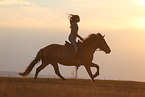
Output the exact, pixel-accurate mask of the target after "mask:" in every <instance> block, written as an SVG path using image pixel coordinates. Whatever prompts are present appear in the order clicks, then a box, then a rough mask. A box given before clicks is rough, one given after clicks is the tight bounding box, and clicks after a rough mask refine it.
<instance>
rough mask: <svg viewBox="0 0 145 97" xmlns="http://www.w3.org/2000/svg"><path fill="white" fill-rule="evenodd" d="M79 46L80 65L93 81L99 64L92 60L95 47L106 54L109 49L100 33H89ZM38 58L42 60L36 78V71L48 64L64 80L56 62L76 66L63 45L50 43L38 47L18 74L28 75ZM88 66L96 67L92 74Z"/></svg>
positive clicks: (97, 73)
mask: <svg viewBox="0 0 145 97" xmlns="http://www.w3.org/2000/svg"><path fill="white" fill-rule="evenodd" d="M81 47H82V48H81V51H80V53H81V54H80V56H79V61H80V65H84V67H85V68H86V70H87V72H88V74H89V76H90V77H91V79H92V81H95V80H94V78H95V77H97V76H98V75H99V66H98V65H97V64H95V63H93V62H92V60H93V54H94V52H95V51H96V49H100V50H102V51H104V52H105V53H106V54H109V53H110V52H111V50H110V48H109V46H108V45H107V43H106V41H105V39H104V36H102V35H101V34H100V33H97V34H91V35H89V37H88V38H86V39H85V40H84V41H83V42H82V43H81ZM40 60H41V61H42V64H41V65H40V66H39V67H38V68H37V69H36V73H35V79H36V78H37V75H38V73H39V72H40V71H41V70H42V69H44V68H45V67H46V66H47V65H49V64H51V65H52V66H53V67H54V70H55V73H56V74H57V75H58V76H59V77H60V78H61V79H63V80H65V78H64V77H63V76H62V75H61V74H60V72H59V67H58V63H59V64H62V65H65V66H77V65H76V60H75V59H73V58H68V57H67V55H66V52H65V46H64V45H59V44H51V45H48V46H46V47H44V48H42V49H40V50H39V52H38V53H37V55H36V58H35V59H34V60H33V61H32V62H31V63H30V65H29V66H28V67H27V69H26V70H25V72H23V73H19V75H21V76H26V75H28V74H29V73H30V72H31V70H32V69H33V67H34V66H35V64H36V63H37V62H38V61H40ZM90 67H96V68H97V71H96V73H95V74H94V75H93V74H92V72H91V68H90Z"/></svg>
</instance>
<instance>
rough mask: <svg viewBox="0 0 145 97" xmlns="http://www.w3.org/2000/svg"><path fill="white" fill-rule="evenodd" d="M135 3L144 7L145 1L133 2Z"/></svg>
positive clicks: (137, 0) (136, 0)
mask: <svg viewBox="0 0 145 97" xmlns="http://www.w3.org/2000/svg"><path fill="white" fill-rule="evenodd" d="M134 1H135V3H137V4H140V5H143V6H145V0H134Z"/></svg>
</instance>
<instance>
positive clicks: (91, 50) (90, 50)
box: [85, 45, 98, 54]
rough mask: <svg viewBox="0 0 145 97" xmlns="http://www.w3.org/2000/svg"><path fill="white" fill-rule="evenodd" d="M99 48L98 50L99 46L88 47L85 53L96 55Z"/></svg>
mask: <svg viewBox="0 0 145 97" xmlns="http://www.w3.org/2000/svg"><path fill="white" fill-rule="evenodd" d="M97 48H98V46H97V45H88V46H86V47H85V51H87V52H88V53H90V54H94V52H95V51H96V49H97Z"/></svg>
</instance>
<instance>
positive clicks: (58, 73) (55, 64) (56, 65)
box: [51, 62, 66, 80]
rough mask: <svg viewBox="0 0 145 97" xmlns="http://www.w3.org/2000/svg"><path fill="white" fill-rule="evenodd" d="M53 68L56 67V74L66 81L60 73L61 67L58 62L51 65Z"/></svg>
mask: <svg viewBox="0 0 145 97" xmlns="http://www.w3.org/2000/svg"><path fill="white" fill-rule="evenodd" d="M51 64H52V66H53V67H54V70H55V73H56V74H57V75H58V76H59V77H60V78H61V79H63V80H66V79H65V78H64V77H63V76H62V75H61V74H60V72H59V67H58V64H57V63H56V62H53V63H51Z"/></svg>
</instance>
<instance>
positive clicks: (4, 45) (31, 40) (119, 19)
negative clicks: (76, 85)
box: [0, 0, 145, 81]
mask: <svg viewBox="0 0 145 97" xmlns="http://www.w3.org/2000/svg"><path fill="white" fill-rule="evenodd" d="M68 13H72V14H78V15H79V16H80V19H81V21H80V22H79V23H78V25H79V34H80V35H81V36H82V37H87V36H88V35H89V34H90V33H98V32H100V33H102V34H103V35H104V34H105V39H106V41H107V43H108V45H109V46H110V48H111V50H112V52H111V53H110V54H109V55H106V54H105V53H104V52H99V51H97V52H96V53H95V54H94V60H93V62H95V63H97V64H98V65H99V66H100V76H99V77H98V78H97V79H111V80H135V81H145V57H144V56H145V0H0V71H15V72H22V71H24V70H25V68H26V67H27V66H28V65H29V63H30V62H31V61H32V60H33V59H34V57H35V55H36V54H37V52H38V51H39V49H41V48H43V47H45V46H47V45H49V44H52V43H58V44H64V41H65V40H68V35H69V33H70V28H69V26H70V25H69V20H68ZM38 66H39V65H36V66H35V68H34V69H33V71H32V73H34V72H35V69H36V67H38ZM92 71H93V72H94V71H95V69H93V70H92ZM60 72H61V73H62V75H63V76H64V77H66V76H69V77H71V76H72V75H73V74H72V73H73V72H74V67H65V66H60ZM40 74H48V75H55V73H54V70H53V68H52V66H51V65H49V66H47V67H46V68H45V69H44V70H43V71H42V72H40ZM78 77H79V78H89V76H88V74H87V72H86V70H85V69H84V67H83V66H81V67H80V68H79V75H78Z"/></svg>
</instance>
